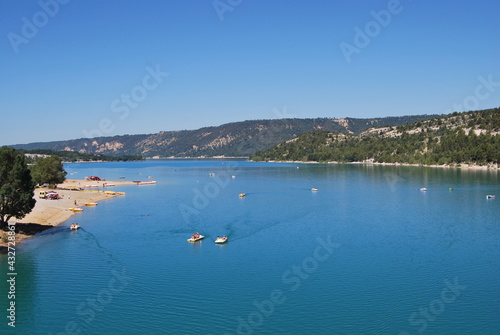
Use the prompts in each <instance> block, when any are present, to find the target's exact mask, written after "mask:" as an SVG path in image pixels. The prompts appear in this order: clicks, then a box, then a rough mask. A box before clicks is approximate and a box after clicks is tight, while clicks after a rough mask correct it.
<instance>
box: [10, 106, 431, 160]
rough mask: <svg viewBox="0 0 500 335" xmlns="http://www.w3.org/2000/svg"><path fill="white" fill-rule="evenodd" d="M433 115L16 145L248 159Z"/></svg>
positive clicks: (280, 122)
mask: <svg viewBox="0 0 500 335" xmlns="http://www.w3.org/2000/svg"><path fill="white" fill-rule="evenodd" d="M436 116H437V115H410V116H395V117H382V118H367V119H356V118H341V119H332V118H316V119H272V120H253V121H242V122H233V123H226V124H223V125H221V126H216V127H204V128H200V129H196V130H179V131H164V132H159V133H155V134H142V135H119V136H106V137H96V138H91V139H89V138H80V139H74V140H66V141H53V142H36V143H28V144H16V145H13V146H12V147H14V148H16V149H24V150H33V149H50V150H56V151H60V150H64V151H76V152H80V153H91V154H104V155H141V156H144V157H217V156H224V157H248V156H251V155H253V154H255V153H256V152H258V151H262V150H265V149H267V148H270V147H272V146H274V145H276V144H278V143H281V142H283V141H287V140H290V139H292V138H295V137H297V136H300V135H301V134H303V133H307V132H311V131H315V130H326V131H336V132H343V133H347V134H359V133H361V132H362V131H364V130H366V129H368V128H371V127H380V126H399V125H405V124H408V123H413V122H418V121H424V120H428V119H431V118H434V117H436Z"/></svg>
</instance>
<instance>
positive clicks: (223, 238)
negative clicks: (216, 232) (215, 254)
mask: <svg viewBox="0 0 500 335" xmlns="http://www.w3.org/2000/svg"><path fill="white" fill-rule="evenodd" d="M228 238H229V237H228V236H217V238H216V239H215V244H224V243H226V242H227V239H228Z"/></svg>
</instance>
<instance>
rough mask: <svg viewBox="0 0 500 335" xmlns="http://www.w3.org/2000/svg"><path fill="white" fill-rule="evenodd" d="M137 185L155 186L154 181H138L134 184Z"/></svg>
mask: <svg viewBox="0 0 500 335" xmlns="http://www.w3.org/2000/svg"><path fill="white" fill-rule="evenodd" d="M136 184H137V185H152V184H156V181H154V180H151V181H138V182H136Z"/></svg>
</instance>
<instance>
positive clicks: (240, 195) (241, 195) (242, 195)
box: [238, 193, 246, 198]
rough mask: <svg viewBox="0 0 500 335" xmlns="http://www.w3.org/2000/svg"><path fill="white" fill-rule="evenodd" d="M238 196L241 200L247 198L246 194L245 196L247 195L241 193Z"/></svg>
mask: <svg viewBox="0 0 500 335" xmlns="http://www.w3.org/2000/svg"><path fill="white" fill-rule="evenodd" d="M238 196H239V197H240V198H244V197H245V196H246V194H245V193H240V194H238Z"/></svg>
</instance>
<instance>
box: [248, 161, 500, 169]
mask: <svg viewBox="0 0 500 335" xmlns="http://www.w3.org/2000/svg"><path fill="white" fill-rule="evenodd" d="M249 162H264V163H295V164H338V165H341V164H344V165H366V166H370V165H382V166H412V167H431V168H446V169H465V170H483V171H498V170H500V164H490V165H474V164H467V163H461V164H455V165H447V164H445V165H437V164H432V165H424V164H410V163H383V162H382V163H381V162H373V161H362V162H334V161H332V162H316V161H307V162H304V161H274V160H269V161H254V160H249ZM458 165H460V166H458Z"/></svg>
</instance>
